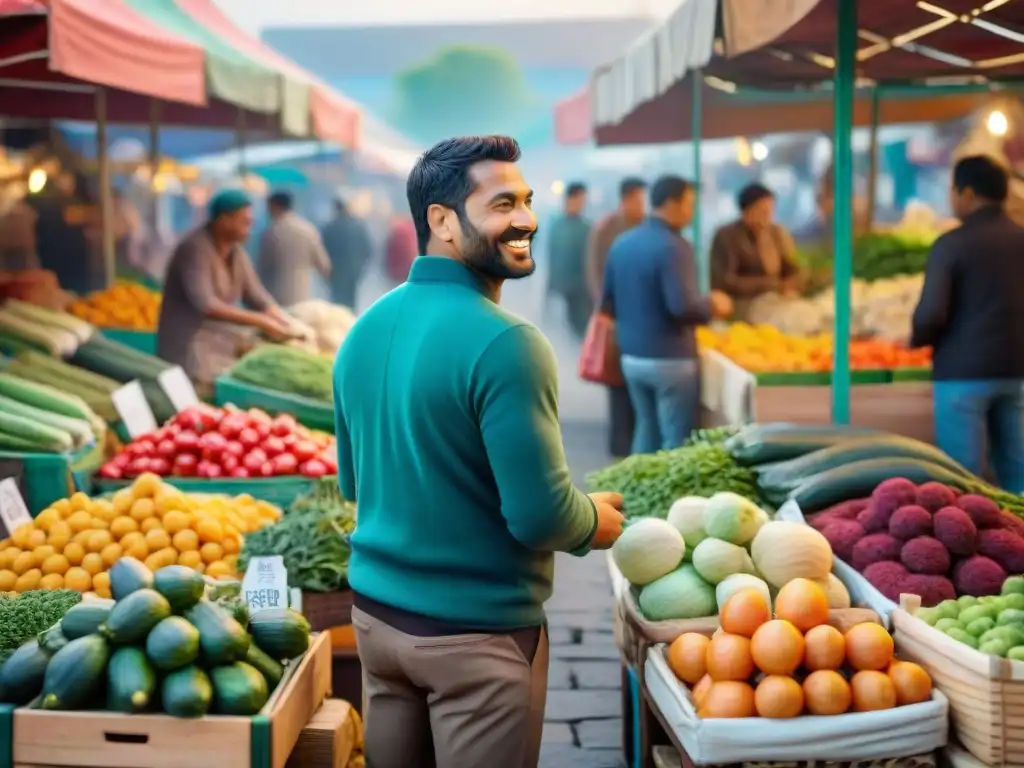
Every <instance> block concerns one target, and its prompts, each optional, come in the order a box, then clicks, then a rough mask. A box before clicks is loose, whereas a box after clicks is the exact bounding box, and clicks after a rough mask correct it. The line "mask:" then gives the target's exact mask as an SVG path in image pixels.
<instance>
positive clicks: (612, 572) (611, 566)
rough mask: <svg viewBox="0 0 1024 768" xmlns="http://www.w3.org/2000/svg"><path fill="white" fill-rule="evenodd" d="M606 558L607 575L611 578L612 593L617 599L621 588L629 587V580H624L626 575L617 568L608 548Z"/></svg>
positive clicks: (620, 593)
mask: <svg viewBox="0 0 1024 768" xmlns="http://www.w3.org/2000/svg"><path fill="white" fill-rule="evenodd" d="M606 557H607V559H608V575H609V577H611V580H612V594H613V595H614V596H615V599H616V600H618V599H619V598H620V597H621V596H622V592H623V590H626V589H629V582H628V581H626V577H625V576H623V575H622V571H620V570H619V566H617V565H616V564H615V558H614V557H612V551H611V550H610V549H609V550H608V553H607V555H606Z"/></svg>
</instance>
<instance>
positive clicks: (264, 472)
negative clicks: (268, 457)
mask: <svg viewBox="0 0 1024 768" xmlns="http://www.w3.org/2000/svg"><path fill="white" fill-rule="evenodd" d="M273 476H274V462H272V461H264V462H263V466H261V467H260V477H273Z"/></svg>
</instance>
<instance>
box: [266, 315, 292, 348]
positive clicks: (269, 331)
mask: <svg viewBox="0 0 1024 768" xmlns="http://www.w3.org/2000/svg"><path fill="white" fill-rule="evenodd" d="M258 327H259V329H260V330H261V331H263V333H264V335H266V336H267V337H268V338H270V339H272V340H273V341H287V340H289V339H292V338H294V337H295V333H294V332H293V331H292V329H291V328H290V327H289V326H288V325H287V324H286V323H283V322H281V321H280V320H278V319H277V318H276V317H274V316H273V315H270V314H264V315H262V316H261V319H260V323H259V326H258Z"/></svg>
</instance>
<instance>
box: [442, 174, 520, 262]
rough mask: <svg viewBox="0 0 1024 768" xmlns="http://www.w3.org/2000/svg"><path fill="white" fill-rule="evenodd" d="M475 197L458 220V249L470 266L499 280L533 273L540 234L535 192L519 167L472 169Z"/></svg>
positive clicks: (468, 198)
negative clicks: (534, 247)
mask: <svg viewBox="0 0 1024 768" xmlns="http://www.w3.org/2000/svg"><path fill="white" fill-rule="evenodd" d="M469 176H470V178H471V179H472V181H473V184H474V189H473V192H472V193H471V194H470V195H469V197H467V198H466V205H465V215H464V216H460V217H459V223H460V226H461V230H462V231H461V236H460V237H459V239H458V241H457V242H456V246H457V247H458V249H459V251H460V252H461V255H462V259H463V261H464V262H465V263H466V265H467V266H469V267H472V268H473V269H475V270H476V271H478V272H481V273H482V274H484V275H486V276H488V277H492V278H497V279H499V280H517V279H519V278H522V277H527V276H528V275H531V274H533V271H534V269H536V267H537V265H536V263H535V262H534V260H533V254H532V252H531V248H532V241H533V236H534V235H535V234H536V232H537V217H536V215H534V213H533V190H532V189H530V187H529V186H528V185H527V183H526V180H525V179H523V175H522V173H520V172H519V168H518V166H516V164H515V163H503V162H497V161H494V160H488V161H485V162H482V163H477V164H476V165H474V166H473V167H472V168H470V170H469Z"/></svg>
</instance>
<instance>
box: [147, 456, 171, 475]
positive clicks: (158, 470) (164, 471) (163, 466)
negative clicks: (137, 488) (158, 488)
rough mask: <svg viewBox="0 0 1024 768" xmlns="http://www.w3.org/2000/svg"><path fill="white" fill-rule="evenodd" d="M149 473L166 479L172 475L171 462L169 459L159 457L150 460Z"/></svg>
mask: <svg viewBox="0 0 1024 768" xmlns="http://www.w3.org/2000/svg"><path fill="white" fill-rule="evenodd" d="M149 471H150V472H152V473H153V474H155V475H160V476H161V477H165V476H167V475H169V474H171V462H169V461H168V460H167V459H164V458H160V457H157V458H155V459H150V460H149Z"/></svg>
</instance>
